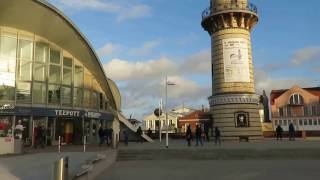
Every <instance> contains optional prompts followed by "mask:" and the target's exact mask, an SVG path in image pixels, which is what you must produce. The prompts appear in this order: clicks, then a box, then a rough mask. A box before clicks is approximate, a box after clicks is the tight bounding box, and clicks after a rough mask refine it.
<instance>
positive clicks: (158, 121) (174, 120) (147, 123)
mask: <svg viewBox="0 0 320 180" xmlns="http://www.w3.org/2000/svg"><path fill="white" fill-rule="evenodd" d="M194 111H195V110H194V109H192V108H188V107H184V106H178V107H175V108H173V109H172V110H171V111H170V112H168V122H169V133H171V134H172V133H177V132H179V128H178V119H179V118H180V117H183V116H185V115H188V114H190V113H192V112H194ZM165 119H166V117H165V112H163V113H162V115H161V116H160V117H157V116H155V115H154V113H152V114H149V115H147V116H146V117H145V118H144V120H143V124H144V125H143V127H144V130H148V129H149V128H150V130H152V132H153V133H156V132H159V126H160V127H161V129H162V133H165Z"/></svg>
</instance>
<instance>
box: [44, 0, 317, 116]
mask: <svg viewBox="0 0 320 180" xmlns="http://www.w3.org/2000/svg"><path fill="white" fill-rule="evenodd" d="M49 2H50V3H52V4H53V5H55V6H56V7H57V8H58V9H60V10H61V11H62V12H64V13H65V14H66V15H67V16H68V17H69V18H70V19H71V20H72V21H73V22H74V23H75V24H76V25H77V26H78V28H79V29H80V31H81V32H82V33H83V34H84V35H85V36H86V37H87V39H89V41H90V43H91V44H92V45H93V47H94V48H95V50H96V52H97V53H98V55H99V58H100V60H101V61H102V64H103V66H104V68H105V71H106V74H107V76H108V77H109V78H111V79H112V80H114V81H115V82H116V84H117V85H118V87H119V89H120V93H121V95H122V111H123V112H124V114H125V115H126V116H127V117H129V116H130V115H132V117H133V118H137V119H139V120H142V119H143V117H144V116H146V115H147V114H150V113H152V112H153V110H154V109H155V108H156V107H157V106H158V104H159V101H160V99H161V98H163V99H164V97H165V87H164V84H165V83H164V82H165V80H164V79H165V76H166V75H167V76H168V81H170V82H174V83H175V84H176V85H174V86H169V87H168V103H167V104H168V109H170V108H174V107H176V106H182V105H184V106H186V107H192V108H197V109H200V108H201V107H202V105H204V106H205V107H208V100H207V98H208V97H209V96H210V95H211V65H210V64H211V63H210V62H211V58H210V57H211V52H210V46H211V45H210V37H209V35H208V33H207V32H205V31H204V30H203V28H202V27H201V13H202V11H203V10H204V9H205V8H207V7H208V6H209V0H49ZM251 2H252V3H254V4H255V5H257V6H258V13H259V18H260V19H259V23H258V24H257V25H256V27H255V28H254V30H253V31H252V33H251V39H252V51H253V52H252V53H253V63H254V68H255V69H254V71H255V80H256V92H257V93H258V94H261V93H262V90H266V92H267V93H268V94H269V93H270V91H271V90H272V89H283V88H290V87H292V86H293V85H295V84H296V85H299V86H301V87H315V86H320V35H319V32H320V23H319V18H320V11H319V10H318V9H319V8H318V7H320V1H319V0H308V1H306V2H307V3H303V2H305V1H298V0H281V1H279V0H251Z"/></svg>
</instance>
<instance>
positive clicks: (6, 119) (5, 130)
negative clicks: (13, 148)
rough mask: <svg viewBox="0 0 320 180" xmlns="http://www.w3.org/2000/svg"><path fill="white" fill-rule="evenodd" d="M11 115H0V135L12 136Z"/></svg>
mask: <svg viewBox="0 0 320 180" xmlns="http://www.w3.org/2000/svg"><path fill="white" fill-rule="evenodd" d="M12 132H13V131H12V116H0V137H12V136H13V134H12Z"/></svg>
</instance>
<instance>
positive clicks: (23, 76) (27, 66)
mask: <svg viewBox="0 0 320 180" xmlns="http://www.w3.org/2000/svg"><path fill="white" fill-rule="evenodd" d="M31 73H32V61H25V60H20V61H19V80H22V81H31V80H32V76H31Z"/></svg>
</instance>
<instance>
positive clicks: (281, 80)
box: [255, 68, 319, 95]
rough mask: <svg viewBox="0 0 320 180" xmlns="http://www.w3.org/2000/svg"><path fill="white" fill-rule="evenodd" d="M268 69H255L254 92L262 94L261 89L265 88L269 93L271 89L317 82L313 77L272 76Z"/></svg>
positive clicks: (309, 84) (315, 83)
mask: <svg viewBox="0 0 320 180" xmlns="http://www.w3.org/2000/svg"><path fill="white" fill-rule="evenodd" d="M271 74H272V73H270V71H268V72H266V71H265V70H264V69H260V68H258V69H255V82H256V93H257V94H262V91H263V90H266V92H267V94H268V95H269V94H270V92H271V90H274V89H288V88H291V87H292V86H294V85H298V86H300V87H313V86H315V85H317V82H318V83H319V80H317V79H315V78H313V77H308V78H305V77H296V76H291V77H290V76H289V77H284V76H281V77H273V76H271Z"/></svg>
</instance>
